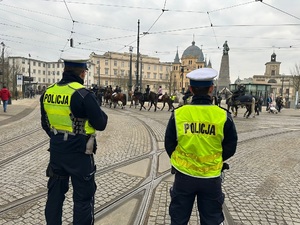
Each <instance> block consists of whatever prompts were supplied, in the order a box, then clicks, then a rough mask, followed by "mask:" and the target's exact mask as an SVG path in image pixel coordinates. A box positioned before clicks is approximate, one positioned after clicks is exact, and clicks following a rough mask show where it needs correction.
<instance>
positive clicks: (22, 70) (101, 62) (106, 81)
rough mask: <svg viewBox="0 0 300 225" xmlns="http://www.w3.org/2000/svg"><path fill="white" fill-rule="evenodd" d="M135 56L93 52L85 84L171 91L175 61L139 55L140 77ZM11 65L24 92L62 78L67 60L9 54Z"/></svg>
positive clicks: (88, 86) (124, 89) (13, 80)
mask: <svg viewBox="0 0 300 225" xmlns="http://www.w3.org/2000/svg"><path fill="white" fill-rule="evenodd" d="M136 58H137V57H136V54H132V53H116V52H106V53H104V54H103V55H98V54H95V53H91V54H90V60H89V61H90V62H89V64H88V67H89V70H88V73H87V76H86V78H85V81H84V85H85V86H86V87H87V88H90V87H92V86H94V85H98V86H108V85H111V86H112V87H114V86H116V85H118V86H120V87H121V88H122V90H123V91H126V92H127V91H128V90H129V89H130V88H133V87H135V86H136V85H137V86H139V87H140V89H141V90H144V89H145V87H146V85H150V88H151V90H153V91H156V90H157V89H158V87H159V86H162V88H163V90H164V92H168V90H171V88H170V84H171V69H172V63H162V62H160V60H159V58H155V57H150V56H147V55H140V57H139V58H140V60H139V69H140V70H139V74H138V76H137V70H136V68H137V67H136ZM130 64H131V66H130ZM9 67H10V68H12V70H11V73H10V74H11V75H10V77H12V80H11V83H12V84H13V86H14V87H17V89H18V91H20V92H24V91H26V90H27V88H29V87H30V88H33V89H34V90H37V91H43V90H45V88H47V87H48V86H49V85H51V84H53V83H56V82H58V81H59V80H60V79H61V78H62V73H63V68H64V63H63V61H62V60H58V61H57V62H45V61H40V60H36V59H33V58H31V57H29V58H25V57H9ZM130 74H131V79H130ZM18 77H22V78H24V79H23V81H22V82H21V83H20V82H17V80H18ZM137 79H138V80H137ZM130 80H131V81H130Z"/></svg>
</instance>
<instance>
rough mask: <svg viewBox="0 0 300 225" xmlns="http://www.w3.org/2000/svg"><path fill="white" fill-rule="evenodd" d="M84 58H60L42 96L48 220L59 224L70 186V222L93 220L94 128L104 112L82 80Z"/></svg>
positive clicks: (101, 123) (83, 223)
mask: <svg viewBox="0 0 300 225" xmlns="http://www.w3.org/2000/svg"><path fill="white" fill-rule="evenodd" d="M86 61H87V60H72V59H64V65H65V67H64V72H63V77H62V79H61V80H60V81H59V82H58V83H55V84H53V85H51V86H49V87H48V88H47V90H46V91H45V93H43V94H42V95H41V97H40V106H41V124H42V128H43V129H44V130H45V132H46V133H47V134H48V136H49V137H50V148H49V152H50V161H49V164H48V168H47V171H46V175H47V176H48V177H49V180H48V184H47V187H48V195H47V202H46V207H45V217H46V223H47V224H48V225H60V224H62V213H63V210H62V209H63V202H64V199H65V194H66V193H67V192H68V190H69V179H70V178H71V182H72V186H73V202H74V206H73V224H74V225H88V224H89V225H90V224H94V195H95V192H96V188H97V186H96V183H95V172H96V165H95V163H94V157H93V154H95V153H96V149H97V144H96V140H95V137H96V130H98V131H103V130H105V128H106V125H107V121H108V117H107V115H106V114H105V113H104V112H103V111H102V110H101V108H100V106H99V104H98V102H97V100H96V97H95V95H94V93H93V92H92V91H90V90H88V89H86V88H85V87H84V86H83V83H84V78H85V76H86V71H87V63H86Z"/></svg>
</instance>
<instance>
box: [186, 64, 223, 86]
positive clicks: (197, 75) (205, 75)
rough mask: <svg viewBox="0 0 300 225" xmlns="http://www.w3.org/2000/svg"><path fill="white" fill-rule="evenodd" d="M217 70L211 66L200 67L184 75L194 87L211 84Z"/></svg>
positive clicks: (216, 74)
mask: <svg viewBox="0 0 300 225" xmlns="http://www.w3.org/2000/svg"><path fill="white" fill-rule="evenodd" d="M216 76H218V72H217V71H216V70H214V69H212V68H200V69H197V70H193V71H192V72H190V73H188V74H187V75H186V77H187V78H189V79H190V85H191V86H195V87H209V86H211V85H213V81H214V78H215V77H216Z"/></svg>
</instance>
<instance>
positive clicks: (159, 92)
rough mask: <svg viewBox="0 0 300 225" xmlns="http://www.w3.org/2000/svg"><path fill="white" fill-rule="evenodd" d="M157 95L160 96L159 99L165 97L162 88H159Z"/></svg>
mask: <svg viewBox="0 0 300 225" xmlns="http://www.w3.org/2000/svg"><path fill="white" fill-rule="evenodd" d="M157 95H158V99H161V98H162V97H161V96H162V95H163V90H162V87H161V86H159V88H158V91H157Z"/></svg>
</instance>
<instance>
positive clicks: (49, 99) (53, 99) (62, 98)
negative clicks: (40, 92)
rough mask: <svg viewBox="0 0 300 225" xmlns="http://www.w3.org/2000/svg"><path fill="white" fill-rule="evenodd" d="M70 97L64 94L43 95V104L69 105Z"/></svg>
mask: <svg viewBox="0 0 300 225" xmlns="http://www.w3.org/2000/svg"><path fill="white" fill-rule="evenodd" d="M70 98H71V96H70V95H64V94H58V95H57V94H53V93H51V94H49V93H48V94H47V93H46V94H45V96H44V103H48V104H59V105H70Z"/></svg>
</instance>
